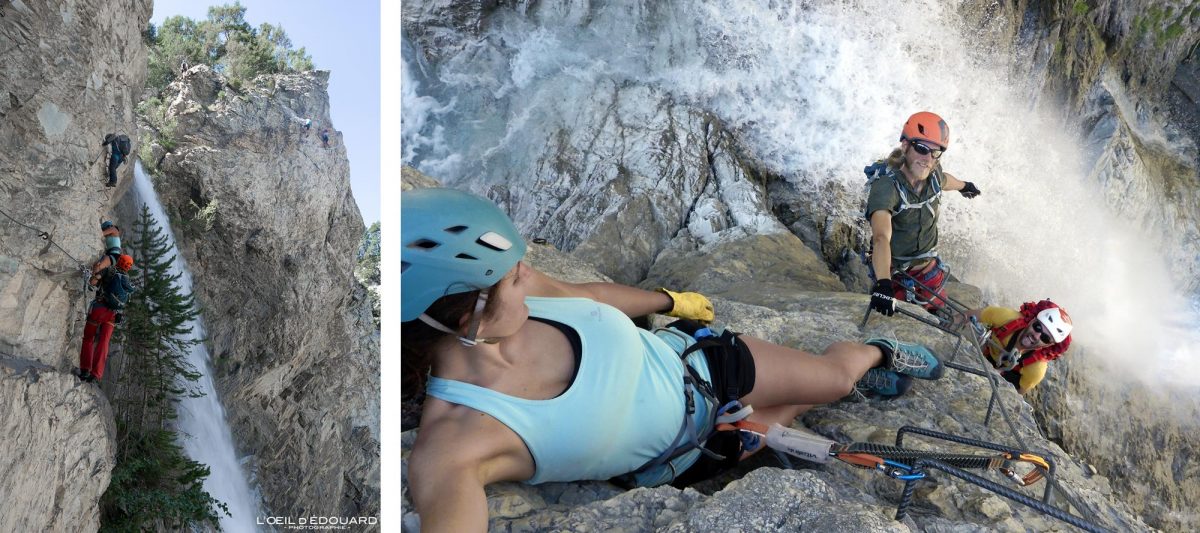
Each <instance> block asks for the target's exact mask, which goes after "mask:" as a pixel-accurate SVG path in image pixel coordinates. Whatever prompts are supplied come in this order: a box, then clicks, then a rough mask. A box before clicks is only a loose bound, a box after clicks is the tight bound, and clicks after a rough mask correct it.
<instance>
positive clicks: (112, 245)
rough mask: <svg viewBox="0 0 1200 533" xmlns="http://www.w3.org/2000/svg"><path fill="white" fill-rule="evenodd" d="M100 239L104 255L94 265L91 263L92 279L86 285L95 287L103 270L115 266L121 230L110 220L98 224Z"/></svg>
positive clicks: (119, 247) (119, 252)
mask: <svg viewBox="0 0 1200 533" xmlns="http://www.w3.org/2000/svg"><path fill="white" fill-rule="evenodd" d="M100 238H101V239H103V242H104V253H103V254H102V255H101V256H100V259H98V260H97V261H96V262H95V263H92V277H91V279H89V280H88V284H90V285H91V286H93V287H95V286H96V284H97V283H99V282H100V274H101V273H102V272H103V271H104V269H106V268H108V267H110V266H112V265H115V264H116V263H117V258H118V257H119V256H120V255H121V228H120V226H117V225H116V224H114V223H113V221H111V220H105V221H104V222H101V223H100Z"/></svg>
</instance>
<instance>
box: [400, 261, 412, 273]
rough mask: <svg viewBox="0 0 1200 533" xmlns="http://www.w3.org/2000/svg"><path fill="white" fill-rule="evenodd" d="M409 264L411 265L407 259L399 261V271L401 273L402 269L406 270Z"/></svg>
mask: <svg viewBox="0 0 1200 533" xmlns="http://www.w3.org/2000/svg"><path fill="white" fill-rule="evenodd" d="M411 265H412V263H409V262H408V261H401V262H400V273H401V274H403V273H404V271H405V270H408V267H409V266H411Z"/></svg>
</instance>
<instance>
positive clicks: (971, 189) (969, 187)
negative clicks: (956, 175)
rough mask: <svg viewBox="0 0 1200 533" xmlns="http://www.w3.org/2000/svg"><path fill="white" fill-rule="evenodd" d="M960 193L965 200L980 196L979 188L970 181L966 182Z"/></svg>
mask: <svg viewBox="0 0 1200 533" xmlns="http://www.w3.org/2000/svg"><path fill="white" fill-rule="evenodd" d="M958 192H959V193H960V194H962V195H963V197H965V198H974V197H976V196H979V188H978V187H976V186H975V184H974V183H971V182H969V181H964V182H963V188H962V190H961V191H958Z"/></svg>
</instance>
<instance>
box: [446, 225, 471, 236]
mask: <svg viewBox="0 0 1200 533" xmlns="http://www.w3.org/2000/svg"><path fill="white" fill-rule="evenodd" d="M464 231H467V227H466V226H453V227H449V228H446V229H445V232H446V233H453V234H455V235H458V234H459V233H462V232H464Z"/></svg>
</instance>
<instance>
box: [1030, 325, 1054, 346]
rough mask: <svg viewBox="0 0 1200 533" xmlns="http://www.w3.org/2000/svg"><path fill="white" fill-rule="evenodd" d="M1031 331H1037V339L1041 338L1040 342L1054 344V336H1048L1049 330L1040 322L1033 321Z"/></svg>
mask: <svg viewBox="0 0 1200 533" xmlns="http://www.w3.org/2000/svg"><path fill="white" fill-rule="evenodd" d="M1033 331H1036V332H1037V334H1038V339H1041V341H1042V344H1054V337H1051V336H1050V332H1048V331H1046V328H1045V327H1044V326H1042V323H1041V322H1034V323H1033Z"/></svg>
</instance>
